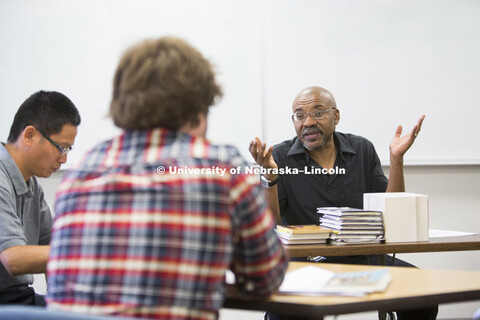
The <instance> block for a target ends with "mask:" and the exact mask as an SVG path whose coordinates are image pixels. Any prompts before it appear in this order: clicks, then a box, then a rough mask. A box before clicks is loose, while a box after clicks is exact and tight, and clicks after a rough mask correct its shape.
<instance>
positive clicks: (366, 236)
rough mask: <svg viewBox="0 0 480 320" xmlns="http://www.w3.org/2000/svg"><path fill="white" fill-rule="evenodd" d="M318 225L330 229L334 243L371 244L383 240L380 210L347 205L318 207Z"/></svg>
mask: <svg viewBox="0 0 480 320" xmlns="http://www.w3.org/2000/svg"><path fill="white" fill-rule="evenodd" d="M317 213H319V215H320V226H322V227H325V228H329V229H332V230H333V231H332V233H331V235H330V243H331V244H335V245H348V244H371V243H381V242H384V241H385V238H384V229H383V217H382V212H381V211H371V210H362V209H356V208H349V207H320V208H317Z"/></svg>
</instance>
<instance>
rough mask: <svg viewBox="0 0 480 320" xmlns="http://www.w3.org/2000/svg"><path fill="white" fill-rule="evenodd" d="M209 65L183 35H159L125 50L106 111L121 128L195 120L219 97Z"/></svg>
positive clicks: (173, 126) (177, 125)
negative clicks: (160, 36)
mask: <svg viewBox="0 0 480 320" xmlns="http://www.w3.org/2000/svg"><path fill="white" fill-rule="evenodd" d="M221 95H222V91H221V88H220V86H219V85H218V84H217V83H216V82H215V74H214V72H213V68H212V65H211V64H210V62H209V61H208V60H207V59H205V58H204V57H203V56H202V54H201V53H200V52H199V51H198V50H197V49H195V48H194V47H192V46H190V45H189V44H188V43H186V42H185V41H183V40H181V39H178V38H173V37H163V38H160V39H156V40H147V41H144V42H142V43H140V44H137V45H135V46H133V47H131V48H130V49H129V50H127V51H126V52H125V53H124V55H123V57H122V58H121V60H120V62H119V64H118V67H117V70H116V72H115V77H114V81H113V97H112V102H111V104H110V116H111V117H112V119H113V122H114V123H115V125H116V126H118V127H120V128H122V129H127V130H147V129H153V128H158V127H163V128H168V129H172V130H178V129H180V128H181V127H182V126H183V125H186V124H188V123H191V124H193V125H196V124H197V123H198V115H199V114H200V113H204V114H207V113H208V108H209V107H210V106H211V105H213V104H214V102H215V99H216V98H219V97H221Z"/></svg>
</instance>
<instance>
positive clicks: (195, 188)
mask: <svg viewBox="0 0 480 320" xmlns="http://www.w3.org/2000/svg"><path fill="white" fill-rule="evenodd" d="M247 166H248V163H247V162H246V161H245V160H244V159H243V158H242V157H241V156H240V154H239V153H238V151H237V150H236V149H235V148H234V147H231V146H214V145H212V144H210V143H209V142H208V141H206V140H204V139H200V138H195V137H191V136H189V135H185V134H180V133H178V132H174V131H169V130H165V129H154V130H150V131H125V132H123V133H122V134H121V135H120V136H118V137H116V138H114V139H112V140H109V141H106V142H104V143H101V144H99V145H97V146H96V147H95V148H93V149H92V150H91V151H89V152H88V153H87V154H86V156H85V157H84V158H83V160H82V161H81V162H80V164H78V165H76V166H75V167H73V168H72V169H70V170H69V171H68V172H67V173H66V174H65V177H64V179H63V181H62V183H61V184H60V186H59V189H58V192H57V198H56V204H55V212H56V216H55V221H54V227H53V234H52V241H51V252H50V259H49V263H48V297H47V301H48V304H49V308H53V309H62V310H69V311H74V312H85V313H92V314H110V315H121V316H129V317H138V318H154V319H169V320H180V319H182V320H183V319H216V318H217V317H218V310H219V309H220V308H221V307H222V305H223V301H224V281H225V271H226V270H227V269H228V268H231V269H232V271H233V272H234V273H235V275H236V282H237V285H238V286H239V287H240V288H241V289H242V290H245V292H247V293H249V294H256V295H268V294H270V293H272V292H273V291H275V290H276V289H277V288H278V287H279V285H280V284H281V282H282V279H283V276H284V273H285V270H286V266H287V263H288V257H287V256H286V254H285V252H284V250H283V248H282V246H281V244H280V242H279V241H278V239H277V237H276V235H275V232H274V231H273V226H274V221H273V216H272V214H271V212H270V211H269V209H268V208H267V205H266V202H265V198H264V192H263V190H262V188H261V187H260V185H259V179H258V176H256V175H253V174H245V172H244V169H245V168H246V167H247ZM223 169H225V171H224V174H222V170H223ZM238 169H240V170H238ZM182 170H183V171H182ZM189 170H190V171H189ZM235 170H238V171H235Z"/></svg>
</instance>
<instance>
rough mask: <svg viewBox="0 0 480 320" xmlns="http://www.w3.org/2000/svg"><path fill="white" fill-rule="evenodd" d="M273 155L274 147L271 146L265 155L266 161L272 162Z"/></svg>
mask: <svg viewBox="0 0 480 320" xmlns="http://www.w3.org/2000/svg"><path fill="white" fill-rule="evenodd" d="M272 153H273V146H270V148H268V150H267V152H266V153H265V160H266V161H270V158H271V156H272Z"/></svg>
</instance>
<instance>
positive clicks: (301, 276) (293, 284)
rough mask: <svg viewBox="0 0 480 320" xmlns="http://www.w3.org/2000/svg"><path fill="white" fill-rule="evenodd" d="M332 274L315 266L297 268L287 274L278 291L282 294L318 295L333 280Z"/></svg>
mask: <svg viewBox="0 0 480 320" xmlns="http://www.w3.org/2000/svg"><path fill="white" fill-rule="evenodd" d="M334 274H335V273H334V272H331V271H328V270H325V269H322V268H319V267H315V266H307V267H303V268H299V269H296V270H293V271H290V272H287V274H286V275H285V279H284V280H283V283H282V285H281V286H280V288H279V291H280V292H283V293H315V294H318V293H319V292H320V291H321V290H322V287H323V286H325V284H326V283H327V282H328V281H329V280H330V279H331V278H333V275H334Z"/></svg>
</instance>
